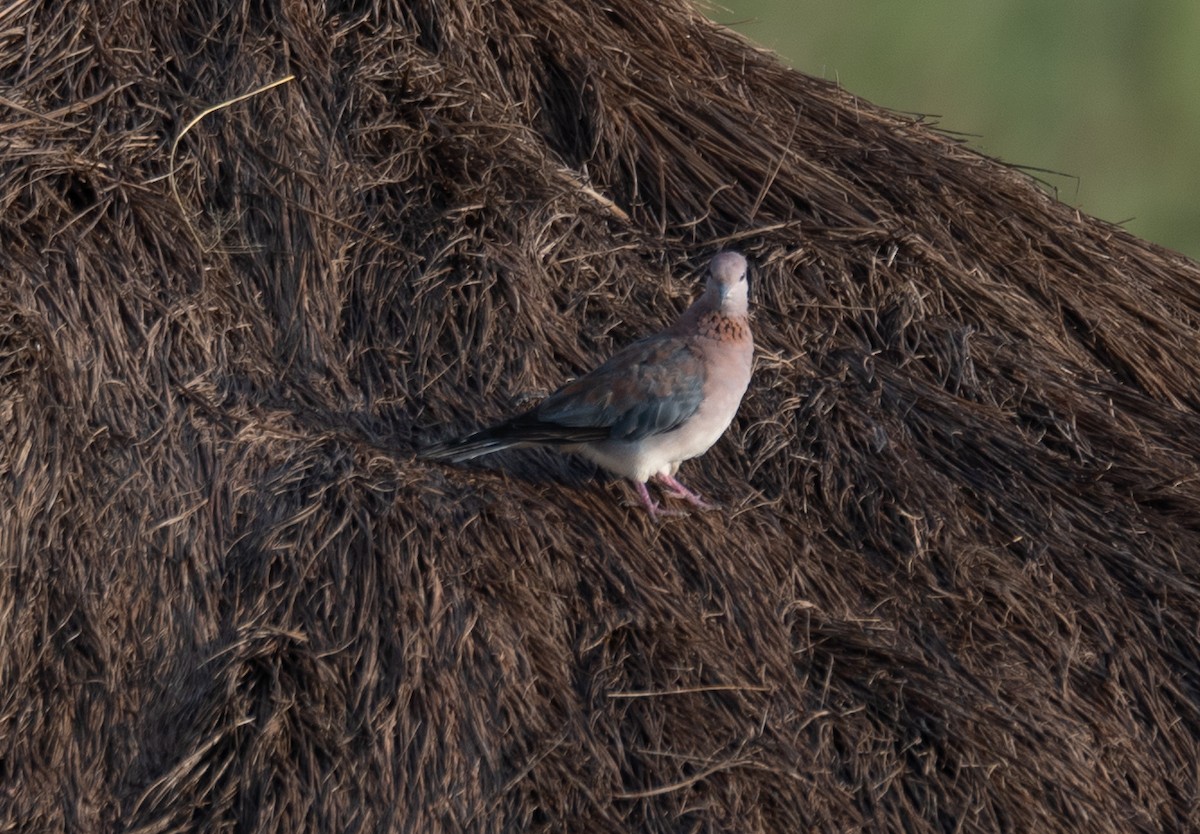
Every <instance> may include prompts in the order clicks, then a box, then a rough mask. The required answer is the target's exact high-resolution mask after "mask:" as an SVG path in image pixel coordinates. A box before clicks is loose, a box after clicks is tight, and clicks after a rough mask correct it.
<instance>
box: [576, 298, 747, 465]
mask: <svg viewBox="0 0 1200 834" xmlns="http://www.w3.org/2000/svg"><path fill="white" fill-rule="evenodd" d="M708 319H709V317H705V320H704V321H703V322H702V324H703V325H705V326H704V327H703V328H702V331H701V332H702V333H703V334H704V335H702V336H701V337H700V338H699V339H698V340H697V341H698V343H699V346H700V349H701V351H702V353H703V355H704V361H705V371H706V373H705V379H704V389H703V390H704V393H703V397H702V399H701V402H700V407H699V408H697V409H696V413H695V414H693V415H692V416H691V417H690V418H689V419H688V420H687V421H686V422H684V423H683V425H681V426H679V427H678V428H676V429H673V430H672V431H669V432H664V433H662V434H654V435H649V436H647V437H643V438H641V439H639V440H635V441H623V440H603V441H599V442H595V443H588V444H584V445H582V446H580V447H578V451H579V452H580V453H581V454H583V455H584V456H585V457H587V458H589V459H590V460H592V461H593V462H595V463H596V464H598V465H599V466H601V467H603V468H605V469H607V470H609V471H610V472H613V473H614V474H616V475H620V476H623V477H626V478H631V479H632V480H634V481H639V482H645V481H647V480H649V479H650V478H651V477H652V476H654V475H657V474H659V473H664V474H674V473H675V471H676V470H677V469H678V468H679V464H680V463H682V462H683V461H685V460H689V459H691V458H694V457H697V456H699V455H702V454H704V453H705V452H706V451H708V449H709V448H710V447H711V446H712V445H713V444H714V443H716V442H717V440H719V439H720V437H721V435H722V434H724V433H725V430H726V429H728V428H729V424H730V423H732V422H733V418H734V416H735V415H736V414H737V410H738V406H739V405H740V404H741V402H742V396H743V395H744V394H745V393H746V388H747V387H748V386H749V385H750V374H751V370H752V367H753V363H754V344H753V341H752V340H751V338H750V329H749V327H748V326H747V323H746V321H745V319H740V320H739V319H734V318H729V317H725V316H714V317H712V321H711V322H710V321H709V320H708Z"/></svg>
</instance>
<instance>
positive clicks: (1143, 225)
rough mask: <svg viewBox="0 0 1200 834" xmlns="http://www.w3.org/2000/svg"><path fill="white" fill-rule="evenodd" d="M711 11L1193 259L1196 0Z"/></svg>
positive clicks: (1199, 2)
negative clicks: (1037, 170)
mask: <svg viewBox="0 0 1200 834" xmlns="http://www.w3.org/2000/svg"><path fill="white" fill-rule="evenodd" d="M722 6H723V8H719V7H717V6H714V5H710V6H708V9H709V13H710V15H711V16H712V17H714V18H715V19H716V20H718V21H720V22H721V23H724V24H726V25H729V26H731V27H732V28H733V29H735V30H737V31H739V32H741V33H742V34H744V35H746V36H748V37H749V38H750V39H751V40H753V41H755V42H757V43H758V44H760V45H762V46H764V47H767V48H769V49H771V50H774V51H775V52H777V53H779V55H780V56H781V57H782V58H783V59H784V60H785V61H787V62H788V63H789V64H790V65H791V66H793V67H795V68H796V69H799V70H802V71H803V72H806V73H809V74H810V75H816V76H820V77H823V78H828V79H832V80H836V81H838V82H839V83H840V84H841V86H842V87H844V88H845V89H846V90H848V91H849V92H851V93H854V94H856V95H859V96H862V97H863V98H866V99H869V100H870V101H872V102H875V103H876V104H881V105H884V106H885V107H889V108H891V109H893V110H900V111H906V112H910V113H921V114H929V115H931V116H932V115H936V116H937V117H938V118H936V119H935V121H936V122H937V123H938V124H939V125H940V126H941V127H943V128H945V129H947V130H952V131H956V132H962V133H967V134H971V135H972V137H973V138H971V139H970V142H971V144H972V145H974V146H975V147H977V148H979V149H980V150H982V151H984V152H985V153H987V154H989V155H991V156H995V157H999V158H1000V159H1003V160H1005V161H1007V162H1011V163H1016V164H1020V165H1025V166H1031V167H1035V168H1044V169H1050V170H1052V171H1055V172H1059V173H1058V174H1043V173H1038V174H1037V176H1039V178H1041V179H1043V180H1045V181H1046V182H1048V183H1049V184H1050V185H1051V186H1052V187H1054V188H1055V189H1057V193H1058V197H1059V199H1061V200H1062V201H1063V202H1065V203H1067V204H1069V205H1072V206H1076V207H1078V208H1080V209H1082V210H1083V211H1086V212H1087V213H1089V214H1093V215H1096V216H1097V217H1102V218H1104V219H1105V220H1110V221H1112V222H1116V223H1121V224H1122V225H1124V226H1125V228H1127V229H1129V230H1130V231H1131V232H1133V233H1134V234H1136V235H1139V236H1140V237H1143V238H1146V239H1148V240H1152V241H1155V242H1156V243H1161V244H1163V245H1164V246H1169V247H1171V248H1173V249H1177V250H1179V251H1181V252H1184V253H1186V254H1188V255H1190V256H1191V257H1193V258H1200V200H1198V199H1197V196H1196V187H1197V183H1200V154H1198V153H1197V148H1196V145H1197V140H1200V0H1154V1H1153V2H1137V1H1136V0H1054V2H1046V0H990V1H989V2H983V0H925V2H923V3H920V4H918V3H915V2H910V3H902V2H885V0H873V1H872V0H723V2H722Z"/></svg>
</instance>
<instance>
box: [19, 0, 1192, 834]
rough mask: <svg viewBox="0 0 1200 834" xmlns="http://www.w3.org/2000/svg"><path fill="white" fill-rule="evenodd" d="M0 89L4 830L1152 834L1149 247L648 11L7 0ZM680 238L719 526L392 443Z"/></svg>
mask: <svg viewBox="0 0 1200 834" xmlns="http://www.w3.org/2000/svg"><path fill="white" fill-rule="evenodd" d="M290 73H294V74H295V75H296V79H295V81H293V82H291V83H289V84H286V85H283V86H280V87H277V88H275V89H273V90H270V91H268V92H265V93H262V94H260V95H258V96H255V97H253V98H250V99H248V100H246V101H243V102H240V103H238V104H234V105H231V106H229V107H226V108H223V109H220V110H218V111H216V112H213V113H211V114H209V115H207V116H206V117H205V118H203V119H202V120H200V121H199V122H197V123H196V124H195V125H194V126H193V127H191V128H190V129H189V130H186V131H185V127H186V126H187V124H188V122H189V121H190V120H191V119H192V118H193V117H195V116H196V115H198V114H199V113H200V112H201V111H203V110H204V109H205V108H206V107H209V106H211V105H214V104H217V103H220V102H223V101H227V100H229V99H232V98H234V97H235V96H238V95H240V94H243V93H246V92H248V91H250V90H253V89H254V88H256V87H259V86H260V85H263V84H266V83H268V82H270V81H272V80H275V79H278V78H281V77H283V76H285V75H287V74H290ZM0 85H2V86H0V282H2V284H0V288H2V292H0V519H2V521H0V830H5V831H8V830H25V831H62V830H70V831H87V832H94V831H105V830H129V829H133V830H137V831H142V832H168V831H205V832H208V831H225V830H229V831H234V830H236V831H280V832H291V831H299V830H303V829H308V830H321V831H384V830H408V831H421V832H426V831H446V832H449V831H460V830H468V831H523V830H527V829H532V830H548V831H561V830H571V831H588V832H595V831H613V832H617V831H629V830H640V831H679V832H691V831H809V830H813V831H839V832H842V831H857V830H860V829H861V830H872V831H914V832H933V831H946V832H949V831H981V832H982V831H987V832H992V831H1012V832H1030V831H1036V832H1049V831H1072V832H1078V831H1084V832H1130V831H1145V832H1150V831H1183V830H1189V829H1190V830H1195V829H1196V828H1197V827H1198V826H1200V783H1198V779H1200V777H1198V773H1197V764H1196V763H1197V760H1198V759H1200V751H1198V749H1197V748H1198V739H1200V662H1198V658H1200V651H1198V650H1197V645H1198V643H1197V641H1198V637H1200V584H1198V576H1200V477H1198V470H1200V441H1198V440H1197V438H1198V437H1200V414H1198V411H1197V409H1198V408H1200V344H1198V341H1200V340H1198V339H1197V324H1198V322H1200V270H1198V269H1197V266H1196V265H1195V264H1194V263H1191V262H1189V261H1187V260H1185V259H1184V258H1182V257H1179V256H1176V255H1174V254H1172V253H1170V252H1166V251H1163V250H1161V249H1158V248H1156V247H1154V246H1150V245H1148V244H1146V243H1143V242H1141V241H1139V240H1136V239H1134V238H1132V237H1130V236H1129V235H1127V234H1125V233H1124V232H1122V231H1121V230H1120V229H1116V228H1113V227H1112V226H1109V225H1106V224H1103V223H1100V222H1097V221H1095V220H1092V219H1090V218H1088V217H1084V216H1080V215H1078V214H1077V213H1076V212H1074V211H1072V210H1070V209H1068V208H1066V207H1065V206H1063V205H1061V204H1059V203H1057V202H1055V201H1054V200H1053V199H1052V198H1051V197H1049V196H1047V195H1046V194H1044V193H1043V192H1042V191H1040V190H1039V189H1038V188H1037V187H1036V186H1035V185H1034V184H1033V183H1031V182H1030V181H1029V180H1028V179H1027V178H1026V177H1024V176H1022V175H1021V174H1019V173H1016V172H1014V171H1012V170H1010V169H1008V168H1006V167H1004V166H1002V165H1000V164H997V163H996V162H994V161H991V160H988V159H985V158H982V157H980V156H979V155H978V154H976V153H974V152H973V151H971V150H969V149H967V148H964V147H963V146H961V145H960V144H959V143H957V142H955V141H953V140H951V139H948V138H946V137H945V136H943V135H940V134H938V133H936V132H935V131H933V130H931V129H930V128H929V127H927V126H925V125H922V124H919V123H914V122H913V121H911V120H909V119H905V118H900V117H897V116H894V115H891V114H889V113H887V112H884V111H881V110H879V109H878V108H876V107H873V106H871V105H870V104H868V103H866V102H863V101H861V100H858V99H855V98H854V97H852V96H851V95H849V94H847V93H845V92H843V91H841V90H839V89H837V88H836V87H835V86H833V85H831V84H829V83H827V82H824V81H819V80H815V79H812V78H808V77H806V76H804V75H800V74H797V73H795V72H791V71H789V70H787V69H785V68H783V67H782V66H780V65H779V64H778V63H777V62H776V61H774V60H773V59H772V58H771V57H770V56H766V55H763V54H761V53H758V52H755V51H754V50H753V49H751V48H750V47H748V46H747V44H746V43H744V42H743V41H742V40H741V39H740V38H738V37H737V36H735V35H733V34H730V33H728V32H725V31H722V30H720V29H718V28H716V27H714V26H713V25H711V24H709V23H708V22H706V21H705V20H704V18H702V17H701V16H700V15H699V14H698V13H697V12H696V11H694V10H693V9H691V8H690V7H689V6H687V5H685V4H684V3H683V2H682V0H610V1H609V2H607V3H594V4H593V3H587V2H567V0H501V2H494V3H493V2H487V3H485V2H467V0H456V1H455V2H449V1H448V2H432V0H413V1H412V2H411V3H402V2H399V0H394V2H386V0H376V1H375V2H373V3H368V2H357V3H354V2H350V3H344V4H335V3H330V4H321V3H309V2H303V0H285V1H284V2H278V3H274V2H264V3H251V2H242V3H233V4H220V3H208V4H195V5H194V6H193V5H189V4H159V3H155V2H150V0H96V1H95V2H90V3H83V2H36V1H35V0H10V1H9V2H8V3H7V4H5V5H4V6H2V7H0ZM177 137H181V138H180V139H179V144H178V148H177V150H176V157H175V158H176V163H177V168H178V172H177V176H176V177H175V185H176V187H177V190H178V194H179V201H178V202H177V201H176V199H175V197H174V196H173V192H172V188H171V181H170V179H169V178H168V176H167V175H168V173H169V165H170V158H171V148H172V143H173V141H174V140H175V139H176V138H177ZM728 245H733V246H736V247H738V248H741V249H742V250H743V251H744V252H746V254H747V255H749V256H750V257H751V258H752V260H753V261H754V262H755V263H756V265H757V268H756V272H755V275H754V279H755V282H756V294H757V314H756V327H757V334H758V342H759V345H760V347H761V353H760V356H759V362H758V368H757V373H756V379H755V383H754V385H753V387H752V390H751V392H750V394H749V395H748V397H747V400H746V402H745V404H744V405H743V408H742V412H741V415H740V416H739V418H738V420H737V421H736V423H735V426H734V429H733V430H732V431H731V432H730V434H729V436H728V437H727V438H726V439H724V440H723V441H722V442H721V443H720V444H718V446H717V447H716V448H715V449H714V450H713V451H712V452H711V453H710V454H709V455H707V456H706V457H704V458H703V459H701V460H699V461H697V462H694V463H691V464H688V465H687V466H685V469H684V473H683V474H684V476H685V477H686V478H688V479H689V481H690V482H691V483H693V484H694V485H695V486H696V487H698V488H699V489H701V490H703V491H705V492H707V493H709V494H710V495H711V496H713V497H714V498H716V499H718V500H720V501H722V502H724V504H725V505H726V507H727V510H726V511H725V512H722V513H713V514H706V515H701V516H693V517H691V518H689V519H687V520H686V521H679V522H672V523H668V524H665V525H662V526H656V525H654V524H652V523H650V522H649V521H648V520H647V519H646V517H645V516H644V515H643V514H641V513H640V512H638V511H637V510H636V509H633V508H630V507H627V506H624V505H623V502H625V501H627V500H628V499H629V498H630V497H631V495H630V493H629V491H628V490H627V488H626V487H625V486H624V485H622V484H619V483H616V482H611V481H606V480H605V479H604V478H602V477H598V476H597V475H596V473H594V472H593V470H592V469H591V468H590V467H589V466H587V465H586V464H584V463H582V462H580V461H577V460H571V459H562V458H558V457H555V456H553V455H551V454H549V453H539V452H526V453H511V454H505V455H501V456H498V457H497V458H496V459H494V460H490V461H483V462H481V463H480V465H478V466H468V467H460V468H453V467H446V466H441V465H435V464H429V463H425V462H419V461H416V460H414V458H413V451H414V449H415V448H416V447H417V446H418V445H419V444H420V443H422V442H426V441H429V440H434V439H438V438H441V437H443V436H445V435H447V434H450V433H452V432H455V431H461V430H464V429H467V428H470V427H472V426H475V425H476V424H477V423H479V422H481V421H483V420H487V419H490V418H493V417H497V416H499V415H501V414H504V413H507V412H510V411H511V410H512V409H514V408H515V407H516V406H517V405H518V404H520V402H522V401H523V400H524V399H526V398H528V397H530V396H535V395H536V394H537V392H539V391H545V390H547V389H549V388H551V387H552V386H554V385H556V384H558V383H560V382H561V381H562V380H563V379H564V378H565V377H567V376H569V375H571V374H573V373H577V372H578V371H579V370H581V369H584V368H587V367H588V366H590V365H591V364H593V363H594V362H596V361H597V360H598V359H599V358H602V357H603V356H604V355H605V354H606V353H607V352H609V351H610V350H612V349H613V348H614V347H616V346H618V345H621V344H624V343H626V342H627V341H629V340H631V339H632V338H634V337H635V336H638V335H640V334H642V333H644V332H647V331H649V330H651V329H653V328H655V327H658V326H660V325H661V324H662V323H663V322H665V321H667V320H668V319H670V318H671V317H672V315H674V313H675V312H676V311H678V310H679V309H680V308H681V307H682V306H683V305H684V304H686V303H687V302H688V300H689V299H690V298H691V297H692V295H693V294H694V292H695V277H696V274H697V271H698V270H699V268H700V267H701V266H702V265H703V263H704V262H705V260H706V258H707V256H708V255H710V254H711V253H712V252H713V251H714V250H716V249H717V248H719V247H722V246H728Z"/></svg>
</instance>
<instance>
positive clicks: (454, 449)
mask: <svg viewBox="0 0 1200 834" xmlns="http://www.w3.org/2000/svg"><path fill="white" fill-rule="evenodd" d="M496 428H497V427H492V428H488V429H483V430H482V431H477V432H475V433H474V434H468V435H467V436H466V437H458V438H454V439H453V440H443V441H442V442H441V443H433V444H430V445H429V446H426V447H425V448H423V449H422V450H421V451H420V452H418V453H417V457H420V458H424V459H425V460H447V461H450V462H451V463H462V462H463V461H464V460H471V459H472V458H477V457H481V456H483V455H490V454H491V453H492V452H502V451H504V450H505V449H512V448H514V447H518V446H526V445H528V444H527V443H525V442H524V441H522V440H519V439H516V438H512V437H501V436H497V434H496Z"/></svg>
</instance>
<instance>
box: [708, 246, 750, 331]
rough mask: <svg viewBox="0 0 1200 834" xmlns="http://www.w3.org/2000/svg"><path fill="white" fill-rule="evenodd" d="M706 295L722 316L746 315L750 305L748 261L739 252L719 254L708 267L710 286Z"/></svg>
mask: <svg viewBox="0 0 1200 834" xmlns="http://www.w3.org/2000/svg"><path fill="white" fill-rule="evenodd" d="M704 294H705V295H706V296H708V301H709V303H710V304H711V305H712V306H713V308H714V309H716V310H717V311H719V312H720V313H721V314H722V315H726V316H744V315H746V312H747V310H748V309H749V304H750V282H749V280H748V279H747V277H746V259H745V258H744V257H742V256H741V254H739V253H738V252H719V253H717V255H716V256H714V257H713V259H712V263H710V264H709V265H708V285H707V287H705V290H704Z"/></svg>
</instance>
